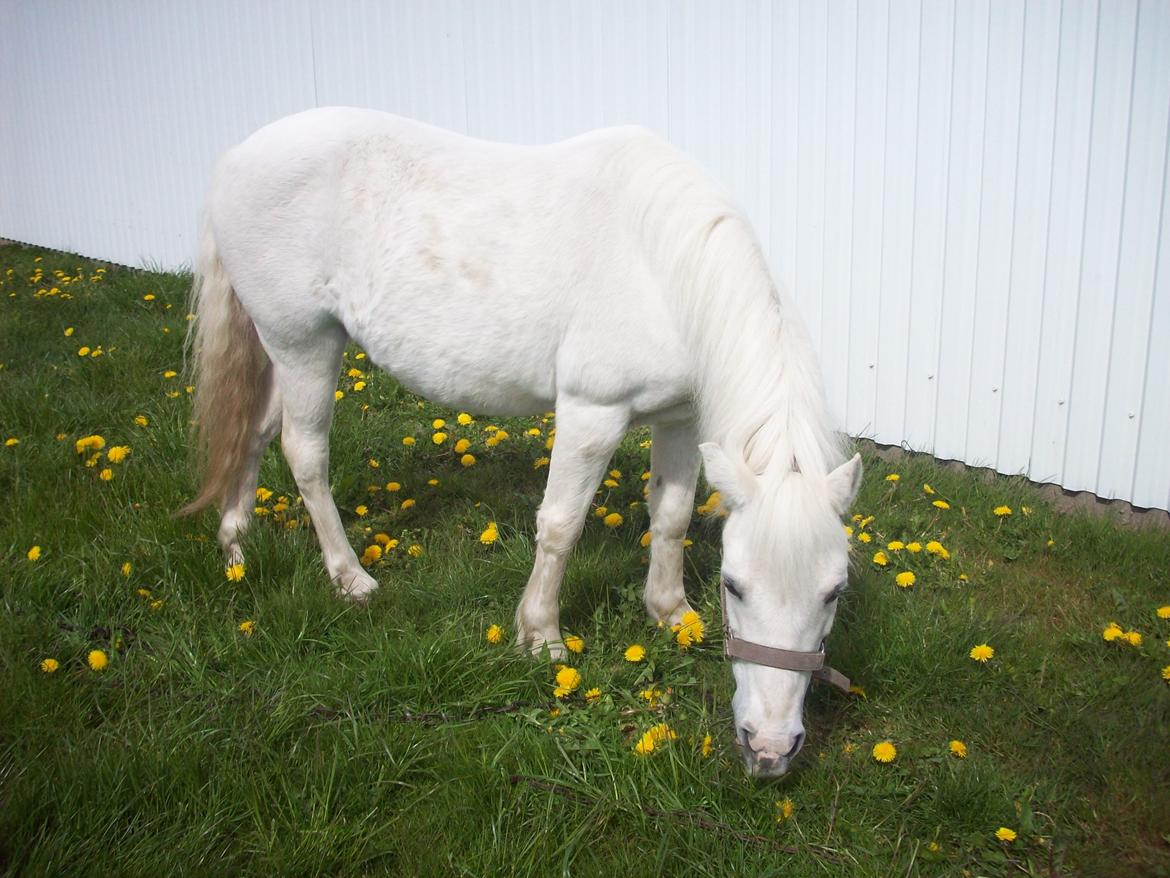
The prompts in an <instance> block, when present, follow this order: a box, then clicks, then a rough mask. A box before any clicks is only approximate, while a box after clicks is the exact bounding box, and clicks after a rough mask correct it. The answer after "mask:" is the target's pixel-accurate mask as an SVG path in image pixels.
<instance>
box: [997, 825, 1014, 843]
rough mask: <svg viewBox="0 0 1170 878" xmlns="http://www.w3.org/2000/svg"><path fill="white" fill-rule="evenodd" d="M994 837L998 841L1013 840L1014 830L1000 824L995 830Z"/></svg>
mask: <svg viewBox="0 0 1170 878" xmlns="http://www.w3.org/2000/svg"><path fill="white" fill-rule="evenodd" d="M995 837H996V838H998V839H999V840H1000V841H1009V842H1010V841H1015V840H1016V838H1017V836H1016V831H1015V830H1014V829H1008V828H1007V827H1006V826H1001V827H1000V828H999V829H997V830H995Z"/></svg>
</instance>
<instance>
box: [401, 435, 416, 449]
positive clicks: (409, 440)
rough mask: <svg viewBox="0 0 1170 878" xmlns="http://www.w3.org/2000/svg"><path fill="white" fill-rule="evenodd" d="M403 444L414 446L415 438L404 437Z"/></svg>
mask: <svg viewBox="0 0 1170 878" xmlns="http://www.w3.org/2000/svg"><path fill="white" fill-rule="evenodd" d="M402 444H403V445H406V446H408V447H409V446H411V445H413V444H414V437H413V436H403V437H402Z"/></svg>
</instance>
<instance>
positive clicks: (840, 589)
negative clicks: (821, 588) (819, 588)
mask: <svg viewBox="0 0 1170 878" xmlns="http://www.w3.org/2000/svg"><path fill="white" fill-rule="evenodd" d="M848 587H849V583H848V582H842V583H841V584H840V585H838V586H837V587H836V588H835V589H833V590H832V591H831V592H829V594H828V596H827V597H826V598H825V606H828V605H829V604H831V603H833V601H835V600H837V598H839V597H841V595H843V594H845V589H847V588H848Z"/></svg>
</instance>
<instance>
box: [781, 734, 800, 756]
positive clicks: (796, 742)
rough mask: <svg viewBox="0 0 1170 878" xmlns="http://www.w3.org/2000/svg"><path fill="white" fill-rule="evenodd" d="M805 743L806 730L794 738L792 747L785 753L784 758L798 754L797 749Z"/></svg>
mask: <svg viewBox="0 0 1170 878" xmlns="http://www.w3.org/2000/svg"><path fill="white" fill-rule="evenodd" d="M803 743H804V732H801V733H800V734H799V735H797V736H796V737H795V738H793V739H792V749H791V750H789V751H788V752H787V753H785V754H784V758H786V759H791V758H792V757H793V756H795V755H796V751H797V750H799V749H800V745H801V744H803Z"/></svg>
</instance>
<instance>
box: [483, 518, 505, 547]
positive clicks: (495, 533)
mask: <svg viewBox="0 0 1170 878" xmlns="http://www.w3.org/2000/svg"><path fill="white" fill-rule="evenodd" d="M499 538H500V532H499V530H498V529H497V528H496V523H495V522H494V521H489V522H488V526H487V527H486V528H484V531H483V533H481V534H480V535H479V541H480V542H481V543H483V544H484V545H485V546H490V545H491V544H492V543H494V542H495V541H496V540H498V539H499Z"/></svg>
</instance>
